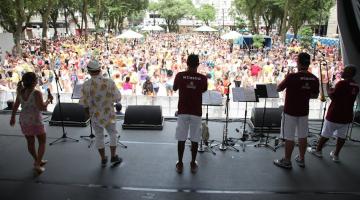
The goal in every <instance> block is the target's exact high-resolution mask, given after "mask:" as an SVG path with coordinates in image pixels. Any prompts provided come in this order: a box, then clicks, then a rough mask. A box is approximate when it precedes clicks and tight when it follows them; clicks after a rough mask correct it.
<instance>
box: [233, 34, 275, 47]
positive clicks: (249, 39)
mask: <svg viewBox="0 0 360 200" xmlns="http://www.w3.org/2000/svg"><path fill="white" fill-rule="evenodd" d="M264 38H265V42H264V47H267V48H271V45H272V39H271V37H269V36H264ZM252 43H253V35H243V36H242V37H240V38H238V39H237V40H234V44H238V45H240V46H241V47H244V46H245V47H248V46H251V45H252Z"/></svg>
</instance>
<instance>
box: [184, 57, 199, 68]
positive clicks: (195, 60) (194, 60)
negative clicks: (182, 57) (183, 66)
mask: <svg viewBox="0 0 360 200" xmlns="http://www.w3.org/2000/svg"><path fill="white" fill-rule="evenodd" d="M186 63H187V65H188V66H189V67H191V68H196V67H197V66H199V56H198V55H196V54H190V55H189V56H188V58H187V61H186Z"/></svg>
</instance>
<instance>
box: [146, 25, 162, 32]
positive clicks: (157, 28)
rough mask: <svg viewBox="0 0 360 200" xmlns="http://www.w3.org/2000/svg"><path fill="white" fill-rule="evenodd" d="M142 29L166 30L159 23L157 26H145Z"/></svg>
mask: <svg viewBox="0 0 360 200" xmlns="http://www.w3.org/2000/svg"><path fill="white" fill-rule="evenodd" d="M141 30H142V31H164V29H163V28H162V27H161V26H159V25H155V26H144V28H142V29H141Z"/></svg>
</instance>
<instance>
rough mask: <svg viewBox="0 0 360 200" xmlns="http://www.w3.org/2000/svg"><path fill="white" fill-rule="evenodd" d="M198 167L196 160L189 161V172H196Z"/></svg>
mask: <svg viewBox="0 0 360 200" xmlns="http://www.w3.org/2000/svg"><path fill="white" fill-rule="evenodd" d="M198 167H199V165H198V164H197V162H196V161H195V162H190V170H191V173H193V174H194V173H196V172H197V170H198Z"/></svg>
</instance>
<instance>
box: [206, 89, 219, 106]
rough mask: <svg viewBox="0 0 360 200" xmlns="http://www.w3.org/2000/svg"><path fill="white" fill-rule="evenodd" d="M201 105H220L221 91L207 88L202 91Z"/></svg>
mask: <svg viewBox="0 0 360 200" xmlns="http://www.w3.org/2000/svg"><path fill="white" fill-rule="evenodd" d="M202 104H203V105H222V96H221V93H220V92H218V91H214V90H208V91H206V92H204V93H202Z"/></svg>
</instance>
